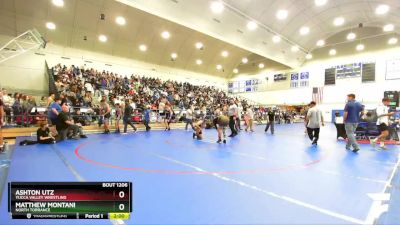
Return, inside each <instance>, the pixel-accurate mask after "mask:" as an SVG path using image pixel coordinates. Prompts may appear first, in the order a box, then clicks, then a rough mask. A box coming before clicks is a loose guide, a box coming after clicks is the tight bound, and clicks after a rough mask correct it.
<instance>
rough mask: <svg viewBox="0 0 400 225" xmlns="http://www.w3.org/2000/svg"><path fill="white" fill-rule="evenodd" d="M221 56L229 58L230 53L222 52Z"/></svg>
mask: <svg viewBox="0 0 400 225" xmlns="http://www.w3.org/2000/svg"><path fill="white" fill-rule="evenodd" d="M221 55H222V57H228V55H229V52H228V51H222V52H221Z"/></svg>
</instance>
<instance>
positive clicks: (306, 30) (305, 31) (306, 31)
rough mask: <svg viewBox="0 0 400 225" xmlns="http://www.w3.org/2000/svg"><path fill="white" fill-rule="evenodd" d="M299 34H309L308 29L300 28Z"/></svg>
mask: <svg viewBox="0 0 400 225" xmlns="http://www.w3.org/2000/svg"><path fill="white" fill-rule="evenodd" d="M299 32H300V35H306V34H308V33H310V28H309V27H302V28H300V30H299Z"/></svg>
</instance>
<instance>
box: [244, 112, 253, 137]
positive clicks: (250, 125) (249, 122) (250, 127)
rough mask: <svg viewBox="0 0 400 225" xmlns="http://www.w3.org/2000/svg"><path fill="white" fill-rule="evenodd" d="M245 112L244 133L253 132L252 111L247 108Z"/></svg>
mask: <svg viewBox="0 0 400 225" xmlns="http://www.w3.org/2000/svg"><path fill="white" fill-rule="evenodd" d="M245 112H246V115H245V118H246V129H245V131H248V130H250V132H254V130H253V120H254V113H253V110H252V109H251V107H250V106H249V107H248V108H247V109H246V110H245Z"/></svg>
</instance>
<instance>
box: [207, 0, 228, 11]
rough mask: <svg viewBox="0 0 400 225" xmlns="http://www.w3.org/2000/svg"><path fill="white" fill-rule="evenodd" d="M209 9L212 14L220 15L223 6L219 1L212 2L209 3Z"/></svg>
mask: <svg viewBox="0 0 400 225" xmlns="http://www.w3.org/2000/svg"><path fill="white" fill-rule="evenodd" d="M210 8H211V11H213V13H221V12H222V11H224V8H225V6H224V4H223V3H222V2H221V1H213V2H211V5H210Z"/></svg>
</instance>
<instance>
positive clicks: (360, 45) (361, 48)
mask: <svg viewBox="0 0 400 225" xmlns="http://www.w3.org/2000/svg"><path fill="white" fill-rule="evenodd" d="M364 48H365V46H364V45H363V44H358V45H357V46H356V50H357V51H362V50H364Z"/></svg>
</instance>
